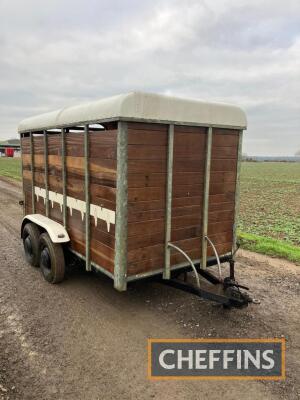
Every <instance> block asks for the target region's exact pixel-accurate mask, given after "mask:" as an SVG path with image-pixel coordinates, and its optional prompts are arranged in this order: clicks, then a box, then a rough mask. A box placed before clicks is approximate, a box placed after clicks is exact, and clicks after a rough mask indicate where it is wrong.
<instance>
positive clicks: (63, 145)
mask: <svg viewBox="0 0 300 400" xmlns="http://www.w3.org/2000/svg"><path fill="white" fill-rule="evenodd" d="M65 135H66V131H65V128H62V130H61V175H62V192H63V210H62V211H63V224H64V227H65V229H67V169H66V137H65Z"/></svg>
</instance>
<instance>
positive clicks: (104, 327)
mask: <svg viewBox="0 0 300 400" xmlns="http://www.w3.org/2000/svg"><path fill="white" fill-rule="evenodd" d="M20 193H21V192H20V188H19V187H18V186H14V185H11V184H9V183H7V182H2V181H0V261H1V263H0V361H1V362H0V398H4V399H8V398H9V399H31V400H34V399H72V400H73V399H92V400H94V399H103V400H106V399H118V398H120V399H124V400H125V399H153V398H155V399H172V400H176V399H181V400H182V399H204V398H205V399H208V400H211V399H222V400H227V399H230V400H232V399H241V398H243V399H244V400H246V399H256V400H258V399H296V398H299V396H300V388H299V383H300V382H299V380H300V379H299V372H300V371H299V365H300V362H299V359H300V351H299V347H300V334H299V330H300V323H299V310H300V299H299V288H300V286H299V277H300V267H299V266H296V265H293V264H291V263H288V262H285V261H282V260H276V259H270V258H267V257H263V256H258V255H255V254H252V253H248V252H242V253H241V255H240V257H239V263H238V265H237V275H238V278H239V280H240V282H241V283H245V284H246V283H247V284H249V285H250V286H251V288H253V292H252V293H253V294H254V296H255V297H257V298H259V299H260V300H261V304H260V305H251V306H249V307H248V308H247V309H243V310H231V311H227V310H224V309H223V308H221V307H220V306H216V305H214V304H213V303H210V302H206V301H202V300H200V299H198V298H196V297H195V298H194V297H192V296H191V295H189V294H185V293H181V292H178V291H176V290H175V289H172V288H167V287H164V286H162V285H160V284H158V283H150V282H148V283H147V282H143V283H136V284H134V285H133V286H131V287H130V289H129V291H128V292H126V293H118V292H116V291H115V290H114V289H113V286H112V283H111V281H110V280H109V279H108V278H106V277H105V276H103V275H97V274H94V273H93V274H91V273H85V272H84V271H83V270H82V269H80V268H79V267H78V268H74V269H73V270H72V271H71V272H70V273H69V274H68V278H67V280H66V281H64V282H63V283H62V284H60V285H50V284H48V283H46V282H45V281H44V280H43V279H42V277H41V274H40V272H39V270H38V269H33V268H32V267H30V266H28V265H27V264H26V262H25V261H24V257H23V251H22V246H21V241H20V238H19V229H20V221H21V216H22V210H21V207H20V206H19V205H18V200H19V199H20ZM281 336H285V337H286V339H287V380H286V381H284V382H258V381H240V382H236V381H218V382H209V381H172V382H168V381H159V382H152V381H148V380H147V377H146V364H147V352H146V339H147V338H149V337H153V338H159V337H171V338H181V337H184V338H195V337H254V338H256V337H281Z"/></svg>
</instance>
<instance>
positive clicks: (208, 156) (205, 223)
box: [201, 126, 212, 269]
mask: <svg viewBox="0 0 300 400" xmlns="http://www.w3.org/2000/svg"><path fill="white" fill-rule="evenodd" d="M211 143H212V127H211V126H210V127H209V128H208V132H207V139H206V159H205V175H204V191H203V216H202V263H201V268H203V269H206V263H207V240H206V236H207V230H208V207H209V186H210V185H209V184H210V164H211Z"/></svg>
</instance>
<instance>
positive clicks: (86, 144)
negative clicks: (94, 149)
mask: <svg viewBox="0 0 300 400" xmlns="http://www.w3.org/2000/svg"><path fill="white" fill-rule="evenodd" d="M89 154H90V149H89V126H88V125H84V192H85V207H86V208H85V269H86V270H87V271H91V269H92V268H91V257H90V254H91V245H90V241H91V237H90V236H91V233H90V171H89Z"/></svg>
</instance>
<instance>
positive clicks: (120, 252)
mask: <svg viewBox="0 0 300 400" xmlns="http://www.w3.org/2000/svg"><path fill="white" fill-rule="evenodd" d="M127 160H128V127H127V122H124V121H119V122H118V139H117V193H116V224H115V267H114V287H115V289H117V290H119V291H123V290H126V288H127V212H128V207H127V205H128V182H127V174H128V163H127Z"/></svg>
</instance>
